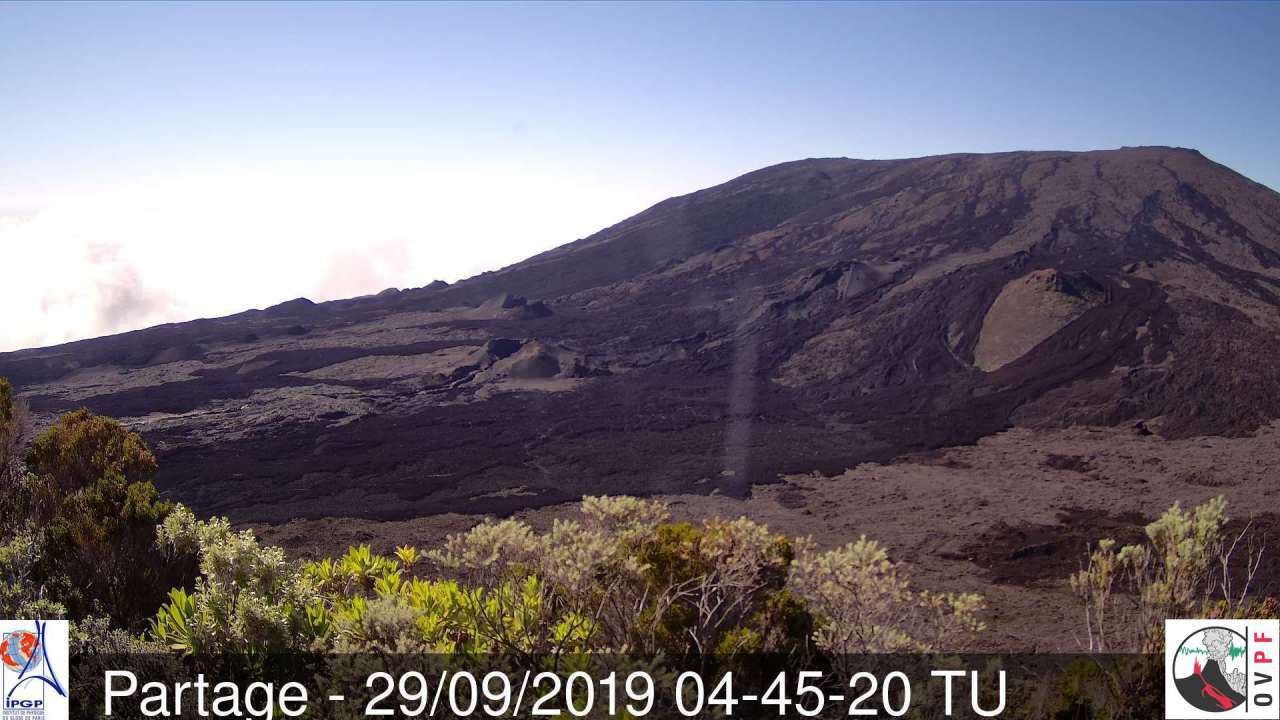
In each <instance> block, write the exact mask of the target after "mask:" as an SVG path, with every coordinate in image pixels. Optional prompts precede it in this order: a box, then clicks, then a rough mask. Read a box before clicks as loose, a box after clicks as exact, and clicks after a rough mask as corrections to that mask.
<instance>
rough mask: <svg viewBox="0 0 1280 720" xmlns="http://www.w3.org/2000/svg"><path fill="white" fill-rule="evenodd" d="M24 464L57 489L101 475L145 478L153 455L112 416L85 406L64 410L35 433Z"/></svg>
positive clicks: (73, 487)
mask: <svg viewBox="0 0 1280 720" xmlns="http://www.w3.org/2000/svg"><path fill="white" fill-rule="evenodd" d="M27 465H28V466H30V468H31V471H32V472H34V473H35V474H36V475H37V476H39V477H42V478H45V479H47V480H48V481H50V482H51V483H53V484H54V486H55V487H57V489H58V490H60V491H61V492H62V493H63V494H70V493H72V492H75V491H77V490H80V489H83V488H86V487H88V486H90V485H92V484H93V483H94V482H96V481H97V480H98V479H99V478H101V477H103V476H104V475H107V474H109V473H110V474H115V475H118V476H120V477H121V478H123V479H124V480H125V481H127V482H139V481H144V480H150V479H151V478H152V477H153V476H154V475H155V473H156V469H157V465H156V458H155V455H152V454H151V451H150V450H148V449H147V446H146V444H145V443H144V442H143V441H142V438H141V437H140V436H139V435H138V434H137V433H134V432H129V431H128V430H126V429H125V428H124V426H122V425H121V424H120V423H119V422H118V421H116V420H113V419H112V418H108V417H104V416H102V415H95V414H94V413H92V412H90V411H89V410H87V409H85V408H81V409H79V410H73V411H71V412H69V413H66V414H65V415H63V416H62V418H61V419H59V420H58V422H57V423H55V424H54V425H53V426H52V427H50V428H49V429H48V430H45V431H44V432H43V433H41V434H40V436H39V437H37V438H36V440H35V443H33V444H32V446H31V451H30V452H29V453H28V454H27Z"/></svg>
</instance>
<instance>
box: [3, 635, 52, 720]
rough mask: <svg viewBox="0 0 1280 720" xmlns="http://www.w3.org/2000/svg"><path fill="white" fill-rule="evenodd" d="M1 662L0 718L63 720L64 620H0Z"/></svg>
mask: <svg viewBox="0 0 1280 720" xmlns="http://www.w3.org/2000/svg"><path fill="white" fill-rule="evenodd" d="M0 663H3V664H4V667H3V668H2V669H0V720H66V718H67V716H68V704H67V686H66V685H65V683H66V678H67V621H66V620H48V621H45V620H0Z"/></svg>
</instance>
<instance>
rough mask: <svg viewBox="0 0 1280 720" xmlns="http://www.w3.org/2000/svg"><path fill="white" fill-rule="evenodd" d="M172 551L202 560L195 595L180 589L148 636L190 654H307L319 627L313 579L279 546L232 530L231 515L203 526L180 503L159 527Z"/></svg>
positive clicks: (170, 597)
mask: <svg viewBox="0 0 1280 720" xmlns="http://www.w3.org/2000/svg"><path fill="white" fill-rule="evenodd" d="M158 534H159V539H160V543H161V544H162V545H163V546H164V547H165V548H167V549H169V550H170V551H171V552H175V553H192V554H194V555H195V556H196V557H198V558H199V564H200V575H201V577H200V578H199V579H198V580H196V583H195V589H194V591H192V592H190V593H188V592H187V591H185V590H183V589H181V588H177V589H174V590H172V591H170V593H169V602H168V603H167V604H165V605H164V606H163V607H162V608H161V609H160V612H159V614H157V616H156V617H155V619H154V620H153V621H152V624H151V634H152V636H153V637H154V638H155V639H156V640H157V641H159V642H162V643H164V644H165V645H167V646H168V647H170V648H171V649H173V650H178V651H181V652H186V653H201V652H231V653H237V654H244V655H259V654H263V653H268V652H277V651H288V650H296V649H305V648H307V647H309V646H310V645H311V643H312V641H313V640H315V639H317V638H316V637H315V632H316V629H315V627H314V626H313V625H312V624H311V623H309V622H308V613H307V608H308V606H310V605H312V604H313V603H314V602H315V601H316V600H317V598H318V595H317V592H316V590H315V587H314V585H313V583H312V582H311V581H310V579H309V578H308V577H307V576H306V575H304V573H303V572H302V571H301V570H300V569H299V568H298V567H296V566H295V565H294V564H293V563H291V562H289V561H288V560H287V559H286V558H285V556H284V551H283V550H281V549H280V548H278V547H262V546H260V545H259V544H258V541H257V539H256V538H255V537H254V535H253V532H252V531H249V530H245V531H241V532H235V531H233V530H232V529H231V524H230V523H229V522H228V521H227V520H226V518H214V519H212V520H209V521H208V522H200V521H198V520H196V518H195V516H194V515H192V514H191V511H190V510H188V509H187V508H185V507H183V506H181V505H179V506H178V507H177V508H175V509H174V510H173V511H172V512H170V513H169V514H168V516H167V517H166V518H165V519H164V522H163V523H162V524H161V525H160V528H159V530H158Z"/></svg>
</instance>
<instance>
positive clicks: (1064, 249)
mask: <svg viewBox="0 0 1280 720" xmlns="http://www.w3.org/2000/svg"><path fill="white" fill-rule="evenodd" d="M1278 353H1280V195H1277V194H1276V193H1275V192H1273V191H1271V190H1269V189H1267V188H1265V187H1263V186H1261V185H1258V184H1256V183H1253V182H1251V181H1249V180H1247V179H1246V178H1243V177H1242V176H1240V175H1238V174H1236V173H1234V172H1232V171H1231V170H1229V169H1227V168H1224V167H1222V166H1220V165H1217V164H1215V163H1213V162H1211V161H1209V160H1207V159H1206V158H1204V157H1203V156H1201V155H1200V154H1199V153H1196V152H1194V151H1189V150H1182V149H1174V148H1132V149H1122V150H1115V151H1099V152H1090V153H1066V152H1018V153H1002V154H997V155H949V156H940V157H929V158H918V159H911V160H894V161H862V160H847V159H823V160H804V161H798V162H792V163H786V164H783V165H778V166H774V167H770V168H765V169H763V170H759V171H756V172H753V173H749V174H748V175H744V176H742V177H740V178H737V179H735V180H732V181H730V182H728V183H725V184H723V185H719V186H717V187H714V188H710V189H707V190H703V191H700V192H696V193H692V194H690V195H686V196H683V197H679V198H673V199H671V200H667V201H664V202H662V203H659V204H658V205H655V206H654V207H652V208H650V209H648V210H646V211H644V212H642V213H640V214H639V215H636V216H635V217H632V218H630V219H628V220H625V221H623V222H621V223H619V224H617V225H615V226H613V227H611V228H608V229H606V230H603V231H601V232H600V233H597V234H596V235H593V236H591V237H589V238H585V239H583V240H579V241H577V242H575V243H571V244H569V245H566V246H563V247H561V248H557V249H556V250H553V251H550V252H548V253H544V254H542V255H539V256H536V257H533V258H530V259H529V260H527V261H524V262H522V263H518V264H516V265H513V266H511V267H508V268H504V269H502V270H500V271H497V272H493V273H486V274H484V275H480V276H478V277H475V278H471V279H469V280H466V281H463V282H460V283H457V284H456V285H453V286H441V284H433V285H431V286H427V287H425V288H419V289H415V290H406V291H403V292H389V293H383V294H379V295H378V296H374V297H368V298H359V299H354V300H347V301H338V302H333V303H324V304H319V305H317V304H312V303H310V302H308V301H305V300H297V301H291V302H290V303H285V304H283V305H280V306H276V307H274V308H268V309H266V310H263V311H250V312H247V313H241V314H239V315H236V316H231V317H227V318H219V319H214V320H200V321H195V322H191V323H182V324H176V325H169V326H162V327H159V328H153V329H150V330H145V331H139V332H135V333H127V334H125V335H120V336H114V337H109V338H99V339H96V340H89V341H82V342H79V343H71V344H68V345H64V346H59V347H55V348H46V349H40V350H28V351H21V352H18V353H9V354H6V355H0V375H7V376H9V377H10V378H11V379H13V381H14V382H15V384H17V385H19V387H20V388H21V389H22V390H23V391H24V392H25V393H26V394H27V396H28V398H29V399H30V401H31V402H32V405H33V408H34V409H35V410H36V411H37V412H39V413H42V414H43V416H44V417H46V418H47V417H50V416H51V415H52V414H53V413H56V412H58V411H61V410H64V409H67V408H70V407H73V406H76V405H79V404H85V405H88V406H89V407H91V408H93V409H95V410H98V411H101V412H105V413H109V414H112V415H117V416H121V417H124V418H127V419H128V421H129V423H130V424H131V425H133V426H135V427H137V428H139V429H140V430H142V431H143V432H144V433H146V435H147V437H148V439H149V440H150V441H151V442H152V443H153V444H154V445H155V446H156V447H157V450H158V453H159V455H160V457H161V464H162V474H161V477H160V484H161V485H162V487H163V488H164V489H166V490H169V491H170V492H171V493H172V494H173V495H175V496H176V497H177V498H179V499H181V500H183V501H185V502H188V503H191V504H193V505H194V506H195V507H196V508H197V509H198V510H201V511H205V512H211V511H216V512H221V513H228V514H231V515H232V516H233V517H234V518H236V519H238V520H245V521H250V520H252V521H271V522H274V521H280V520H287V519H289V518H291V517H295V516H298V517H318V516H329V515H336V516H368V517H382V518H389V517H409V516H414V515H422V514H431V513H439V512H446V511H464V512H479V511H508V510H512V509H516V508H521V507H528V506H536V505H544V504H550V503H555V502H560V501H563V500H566V499H570V498H573V497H575V496H577V495H580V494H582V493H585V492H591V493H599V492H638V493H646V492H684V493H689V492H693V493H710V492H712V491H716V490H719V491H721V492H728V493H733V494H741V493H744V492H747V491H748V490H749V488H750V486H751V485H752V484H754V483H760V482H770V481H772V480H774V479H775V478H776V477H777V476H778V475H779V473H789V472H809V471H823V472H840V471H843V470H844V469H845V468H848V467H853V466H855V465H857V464H858V463H861V462H865V461H870V460H875V461H885V460H889V459H892V458H894V457H898V456H901V455H902V454H904V453H909V452H913V451H918V450H924V449H930V448H936V447H942V446H947V445H955V444H962V443H969V442H973V441H975V440H977V439H978V438H980V437H984V436H987V435H990V434H992V433H995V432H998V431H1001V430H1003V429H1005V428H1007V427H1009V426H1011V425H1021V426H1026V427H1045V426H1066V425H1077V424H1090V425H1112V426H1125V427H1137V428H1138V429H1139V431H1140V432H1155V433H1158V434H1161V435H1164V436H1167V437H1186V436H1190V435H1196V434H1219V435H1239V434H1243V433H1248V432H1251V431H1252V430H1254V429H1256V428H1257V427H1259V426H1260V425H1262V424H1264V423H1267V422H1269V421H1270V420H1272V419H1275V418H1277V417H1280V370H1278V369H1277V363H1275V362H1274V358H1275V357H1276V356H1277V354H1278Z"/></svg>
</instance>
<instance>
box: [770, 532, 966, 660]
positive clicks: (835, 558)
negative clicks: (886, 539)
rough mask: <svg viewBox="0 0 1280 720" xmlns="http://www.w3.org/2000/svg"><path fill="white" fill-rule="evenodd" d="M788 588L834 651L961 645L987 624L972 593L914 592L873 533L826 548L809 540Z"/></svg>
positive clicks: (915, 649)
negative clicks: (815, 548) (871, 537)
mask: <svg viewBox="0 0 1280 720" xmlns="http://www.w3.org/2000/svg"><path fill="white" fill-rule="evenodd" d="M789 587H790V588H791V591H792V592H794V593H795V594H796V596H798V597H800V598H802V599H803V600H804V602H805V604H806V606H807V607H808V608H809V610H810V612H812V613H813V614H814V616H815V617H816V618H817V630H816V632H815V634H814V640H815V642H816V643H817V645H818V647H819V648H821V649H822V650H823V651H825V652H827V653H830V654H832V655H834V656H844V655H850V654H857V653H885V652H927V651H933V650H939V649H942V648H946V649H949V650H956V649H959V647H960V646H961V645H962V644H963V638H964V635H965V634H968V633H976V632H979V631H981V630H982V629H983V628H984V625H983V623H982V622H981V620H980V619H979V614H980V613H981V611H982V609H983V608H984V601H983V600H982V598H981V597H980V596H978V595H973V594H950V593H948V594H937V593H930V592H927V591H914V590H912V589H911V587H910V583H909V582H908V581H907V579H906V577H904V576H903V574H902V573H901V572H900V568H899V566H898V565H896V564H894V563H893V562H891V561H890V560H889V556H888V554H887V553H886V552H885V550H884V548H882V547H881V546H880V545H879V544H878V543H876V542H875V541H874V540H868V539H867V538H865V537H863V538H860V539H859V540H858V541H857V542H853V543H849V544H848V545H845V546H844V547H841V548H838V549H835V550H829V551H827V552H824V553H818V552H814V551H813V550H812V548H811V547H809V545H808V544H807V543H806V545H805V547H803V548H802V549H801V552H800V555H799V557H798V558H797V559H796V561H795V563H793V564H792V567H791V578H790V584H789Z"/></svg>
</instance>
